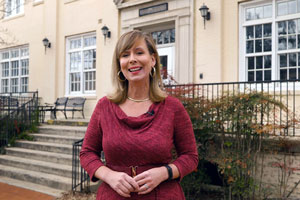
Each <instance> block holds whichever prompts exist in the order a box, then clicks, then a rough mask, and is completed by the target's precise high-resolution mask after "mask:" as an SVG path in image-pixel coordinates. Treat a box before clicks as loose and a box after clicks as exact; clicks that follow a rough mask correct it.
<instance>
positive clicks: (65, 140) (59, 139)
mask: <svg viewBox="0 0 300 200" xmlns="http://www.w3.org/2000/svg"><path fill="white" fill-rule="evenodd" d="M30 135H31V136H33V137H34V139H35V141H39V142H48V143H56V144H73V142H75V141H78V140H81V139H82V137H76V136H62V135H52V134H40V133H37V134H30Z"/></svg>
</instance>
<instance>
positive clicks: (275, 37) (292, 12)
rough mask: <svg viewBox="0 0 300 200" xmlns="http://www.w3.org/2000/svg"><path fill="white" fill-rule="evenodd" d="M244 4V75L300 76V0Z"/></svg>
mask: <svg viewBox="0 0 300 200" xmlns="http://www.w3.org/2000/svg"><path fill="white" fill-rule="evenodd" d="M242 8H243V9H242V13H243V15H241V16H243V19H242V23H241V29H240V31H241V33H242V35H243V37H244V39H243V43H242V44H241V45H242V46H241V47H242V49H243V53H242V54H241V55H242V57H241V60H242V61H243V62H240V63H243V64H244V66H243V65H241V67H244V69H245V70H242V71H244V73H243V74H241V76H242V77H244V78H242V79H244V80H247V81H263V80H266V81H268V80H278V79H279V80H292V79H300V0H285V1H281V0H280V1H279V0H269V1H263V2H262V3H256V2H255V1H253V3H252V2H250V3H245V4H243V6H242Z"/></svg>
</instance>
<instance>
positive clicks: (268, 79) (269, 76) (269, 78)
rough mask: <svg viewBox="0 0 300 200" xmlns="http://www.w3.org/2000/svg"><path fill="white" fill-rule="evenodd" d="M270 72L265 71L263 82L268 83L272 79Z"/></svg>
mask: <svg viewBox="0 0 300 200" xmlns="http://www.w3.org/2000/svg"><path fill="white" fill-rule="evenodd" d="M271 75H272V74H271V70H266V71H265V77H264V80H265V81H270V80H271V79H272V77H271Z"/></svg>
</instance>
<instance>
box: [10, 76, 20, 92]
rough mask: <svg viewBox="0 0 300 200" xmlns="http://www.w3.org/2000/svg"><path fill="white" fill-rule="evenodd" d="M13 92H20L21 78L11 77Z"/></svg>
mask: <svg viewBox="0 0 300 200" xmlns="http://www.w3.org/2000/svg"><path fill="white" fill-rule="evenodd" d="M11 92H19V79H18V78H12V79H11Z"/></svg>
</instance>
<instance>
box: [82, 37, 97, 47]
mask: <svg viewBox="0 0 300 200" xmlns="http://www.w3.org/2000/svg"><path fill="white" fill-rule="evenodd" d="M83 41H84V46H85V47H89V46H96V36H92V37H85V38H84V39H83Z"/></svg>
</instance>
